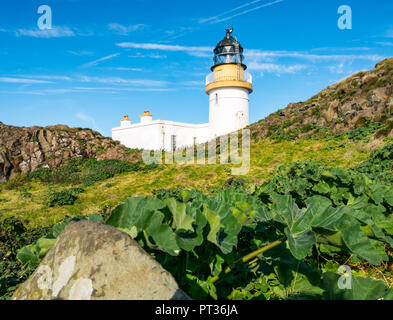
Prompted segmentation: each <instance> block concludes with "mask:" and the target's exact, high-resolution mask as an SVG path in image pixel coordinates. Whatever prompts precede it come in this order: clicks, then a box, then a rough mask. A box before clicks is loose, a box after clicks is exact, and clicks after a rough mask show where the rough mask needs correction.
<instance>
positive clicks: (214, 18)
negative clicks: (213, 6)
mask: <svg viewBox="0 0 393 320" xmlns="http://www.w3.org/2000/svg"><path fill="white" fill-rule="evenodd" d="M261 1H262V0H254V1H251V2H248V3H245V4H243V5H241V6H238V7H236V8H233V9H231V10H228V11H225V12H223V13H220V14H218V15H215V16H212V17H209V18H206V19H200V20H199V22H200V23H206V22H209V23H210V24H216V23H219V22H223V21H227V20H230V19H233V18H235V17H238V16H242V15H245V14H247V13H250V12H253V11H256V10H259V9H262V8H266V7H270V6H272V5H275V4H277V3H280V2H284V1H285V0H276V1H272V2H268V3H265V4H262V5H259V6H256V7H253V8H249V9H246V10H243V11H240V12H237V13H235V14H232V15H230V16H227V17H225V16H226V15H228V14H230V13H234V12H236V11H238V10H241V9H243V8H246V7H249V6H251V5H253V4H256V3H258V2H261Z"/></svg>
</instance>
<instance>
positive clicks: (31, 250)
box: [16, 245, 40, 268]
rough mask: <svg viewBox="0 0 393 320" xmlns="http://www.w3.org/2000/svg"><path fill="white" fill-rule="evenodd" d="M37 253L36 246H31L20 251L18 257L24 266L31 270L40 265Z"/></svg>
mask: <svg viewBox="0 0 393 320" xmlns="http://www.w3.org/2000/svg"><path fill="white" fill-rule="evenodd" d="M36 253H37V252H36V250H35V246H34V245H29V246H26V247H23V248H22V249H20V250H19V251H18V254H17V255H16V257H17V259H18V260H19V261H20V262H21V263H23V264H24V265H27V266H29V267H30V268H36V267H37V266H38V265H39V264H40V260H39V258H38V256H37V255H36Z"/></svg>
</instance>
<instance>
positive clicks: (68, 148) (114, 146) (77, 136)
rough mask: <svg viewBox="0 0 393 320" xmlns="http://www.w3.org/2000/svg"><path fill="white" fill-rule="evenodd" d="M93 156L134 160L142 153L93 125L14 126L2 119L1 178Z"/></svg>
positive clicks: (1, 179) (0, 136)
mask: <svg viewBox="0 0 393 320" xmlns="http://www.w3.org/2000/svg"><path fill="white" fill-rule="evenodd" d="M92 157H95V158H97V159H98V160H102V159H122V160H130V161H134V160H136V159H138V158H139V157H140V156H139V154H138V153H137V152H133V151H132V150H130V149H128V148H126V147H125V146H123V145H121V144H119V142H117V141H113V140H112V139H111V138H105V137H103V136H102V135H101V134H100V133H98V132H96V131H93V130H90V129H81V128H69V127H67V126H65V125H57V126H48V127H29V128H27V127H14V126H8V125H5V124H3V123H1V122H0V182H1V181H5V180H8V179H9V178H12V177H13V176H15V175H17V174H18V173H30V172H32V171H34V170H36V169H39V168H42V167H50V168H52V169H54V168H57V167H58V166H59V165H61V164H62V163H64V161H66V160H68V159H71V158H92Z"/></svg>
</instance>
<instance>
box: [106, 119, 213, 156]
mask: <svg viewBox="0 0 393 320" xmlns="http://www.w3.org/2000/svg"><path fill="white" fill-rule="evenodd" d="M172 135H175V136H176V146H177V148H180V147H185V146H192V145H194V137H196V138H197V139H196V143H202V142H206V141H207V140H208V124H198V125H193V124H187V123H181V122H173V121H164V120H155V121H152V122H151V123H148V124H135V125H132V126H130V127H127V128H121V127H117V128H113V129H112V138H113V139H114V140H118V141H120V142H121V143H122V144H124V145H125V146H126V147H129V148H138V149H148V150H149V149H150V150H161V149H164V150H167V151H169V150H171V146H172Z"/></svg>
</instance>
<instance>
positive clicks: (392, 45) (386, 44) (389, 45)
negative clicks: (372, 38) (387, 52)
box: [375, 41, 393, 47]
mask: <svg viewBox="0 0 393 320" xmlns="http://www.w3.org/2000/svg"><path fill="white" fill-rule="evenodd" d="M375 43H376V44H378V45H380V46H383V47H393V42H388V41H380V42H375Z"/></svg>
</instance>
